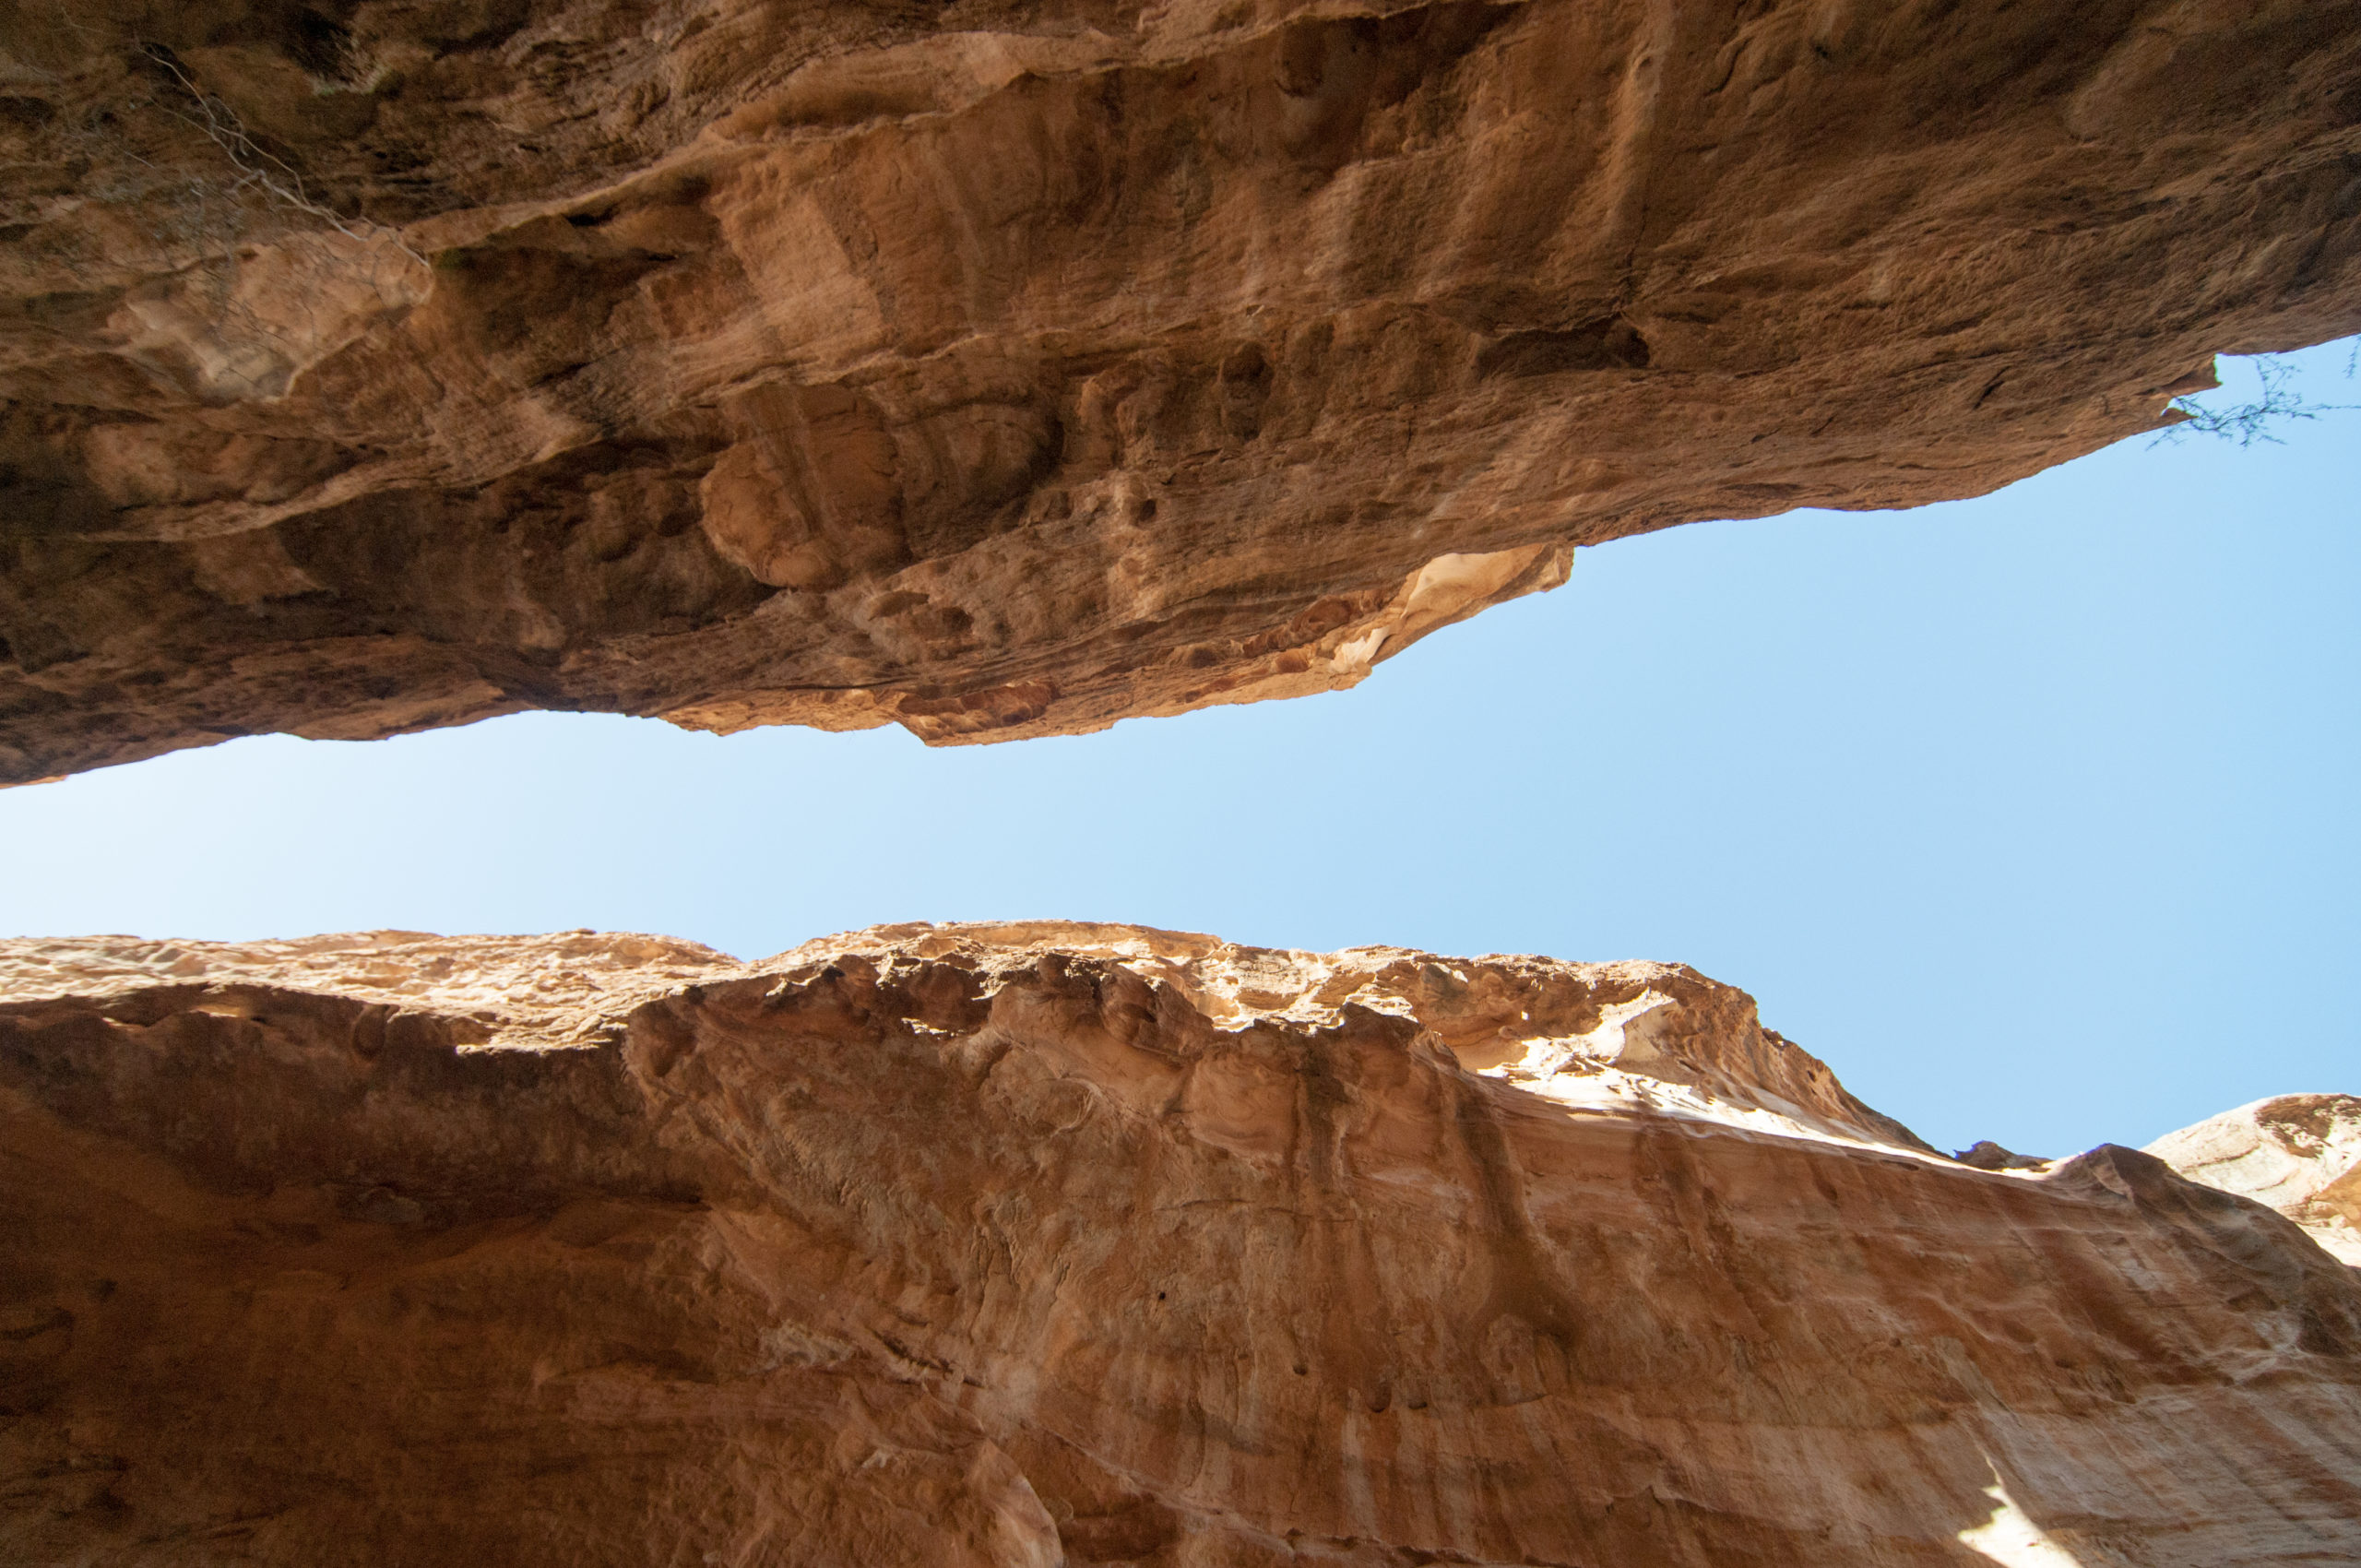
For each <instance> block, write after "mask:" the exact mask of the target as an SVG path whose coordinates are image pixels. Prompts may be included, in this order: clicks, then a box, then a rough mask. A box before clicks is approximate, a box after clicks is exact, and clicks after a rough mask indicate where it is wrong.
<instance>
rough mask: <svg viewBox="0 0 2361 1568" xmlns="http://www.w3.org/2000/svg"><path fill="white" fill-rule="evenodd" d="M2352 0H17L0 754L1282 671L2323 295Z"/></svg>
mask: <svg viewBox="0 0 2361 1568" xmlns="http://www.w3.org/2000/svg"><path fill="white" fill-rule="evenodd" d="M2357 214H2361V22H2357V21H2356V12H2355V7H2354V6H2353V5H2352V4H2351V3H2350V0H2094V3H2091V4H2082V5H2076V6H2055V5H2022V4H2011V3H2007V0H1967V3H1965V4H1955V3H1951V0H1943V3H1940V4H1938V3H1932V0H1929V3H1923V4H1901V5H1871V4H1866V3H1860V0H1826V3H1815V4H1810V5H1805V4H1800V3H1774V0H1707V3H1703V4H1683V5H1679V6H1670V5H1664V4H1655V3H1642V0H1528V3H1522V4H1497V5H1496V4H1489V3H1487V0H1441V3H1436V4H1423V5H1422V4H1415V3H1414V4H1399V3H1396V0H1382V3H1380V0H1343V3H1338V4H1320V5H1313V4H1310V3H1309V0H1173V3H1171V4H1164V5H1157V6H1134V5H1129V4H1124V3H1121V0H1042V3H1035V4H1023V5H1020V4H1015V3H1013V0H955V3H952V4H947V5H942V6H917V7H913V6H898V7H897V6H880V5H849V4H836V3H831V0H810V3H805V4H797V5H792V6H789V5H785V4H779V3H776V0H630V3H620V4H619V3H613V0H596V3H593V0H317V3H316V4H313V5H305V4H301V3H299V0H267V3H266V0H207V3H205V4H178V3H174V4H163V3H157V0H74V3H71V4H67V3H65V0H25V3H22V4H17V5H12V6H8V7H6V8H5V9H0V401H5V404H6V408H5V412H0V781H12V780H23V779H28V778H40V777H43V776H46V775H52V774H57V773H62V772H66V771H70V770H73V769H77V768H84V767H92V766H101V765H103V764H107V763H113V762H121V761H125V760H129V759H132V758H136V757H140V756H147V755H151V754H156V753H158V752H160V751H165V750H168V749H171V748H173V747H177V746H187V745H198V744H205V743H208V742H213V741H217V740H219V739H222V738H224V737H227V736H231V735H237V734H247V733H254V732H257V731H273V730H279V731H294V732H296V733H300V734H306V735H314V736H339V737H364V736H374V735H382V734H386V733H390V732H393V731H400V730H405V729H415V728H420V727H424V726H430V725H436V724H448V723H457V722H461V721H464V720H467V719H475V718H480V717H482V716H485V715H489V714H493V713H500V712H505V711H512V710H515V709H517V708H522V707H557V708H591V709H607V710H617V711H623V712H629V713H640V714H658V715H661V716H663V717H665V718H667V719H671V720H673V721H674V722H676V723H681V724H685V725H693V726H698V727H705V728H714V729H730V728H735V727H739V726H744V725H750V724H762V723H777V722H795V723H804V724H815V725H821V726H825V727H833V728H842V727H854V726H864V725H873V724H880V723H886V722H898V723H901V724H905V725H907V726H908V727H909V728H910V729H912V730H913V731H917V732H918V733H919V734H920V735H921V736H923V737H925V738H926V739H928V740H930V741H935V742H957V741H970V740H990V739H996V738H1003V737H1011V736H1019V735H1028V734H1039V733H1045V732H1053V731H1076V730H1085V729H1090V728H1094V727H1097V726H1101V725H1104V724H1106V723H1108V722H1110V721H1111V720H1113V719H1117V718H1119V717H1121V716H1124V715H1127V714H1146V713H1170V712H1175V711H1179V710H1182V709H1185V708H1189V707H1196V706H1200V705H1203V704H1206V703H1215V702H1232V701H1243V700H1251V699H1254V698H1259V697H1268V696H1280V695H1291V694H1297V693H1304V692H1311V691H1317V690H1321V689H1324V688H1328V687H1334V686H1338V685H1345V684H1349V683H1353V682H1355V681H1357V680H1358V679H1360V678H1361V677H1362V676H1363V675H1364V674H1366V673H1367V671H1369V669H1370V665H1371V663H1372V662H1373V661H1375V660H1377V659H1382V658H1384V657H1386V656H1388V655H1390V654H1393V653H1394V652H1397V651H1399V650H1400V649H1401V648H1403V647H1406V646H1407V645H1408V644H1409V643H1410V642H1411V641H1413V640H1415V639H1416V638H1418V636H1422V635H1424V634H1425V633H1427V632H1429V631H1430V630H1432V629H1433V628H1435V627H1437V626H1440V625H1442V624H1447V623H1448V622H1450V621H1452V620H1454V619H1456V618H1459V617H1461V616H1464V615H1465V614H1468V613H1470V612H1474V611H1476V610H1477V609H1480V608H1481V607H1483V606H1485V605H1487V604H1489V603H1492V602H1495V601H1497V600H1501V599H1502V598H1504V597H1507V596H1510V595H1514V594H1520V593H1525V592H1528V591H1531V590H1534V589H1536V588H1547V587H1548V586H1550V585H1552V584H1554V583H1556V582H1558V581H1560V579H1562V577H1563V576H1565V574H1566V572H1567V570H1568V564H1569V560H1570V557H1571V551H1572V547H1573V546H1575V545H1578V544H1586V543H1596V542H1598V541H1600V540H1609V539H1613V538H1616V537H1618V536H1620V535H1625V534H1630V533H1633V532H1636V531H1639V530H1643V529H1655V528H1660V527H1663V526H1666V525H1668V524H1673V523H1678V522H1682V521H1685V520H1689V519H1692V518H1699V517H1752V516H1760V515H1762V514H1766V513H1771V512H1776V511H1780V510H1784V509H1786V508H1789V507H1794V506H1799V505H1840V506H1900V505H1911V504H1915V503H1917V502H1923V501H1928V500H1934V499H1938V498H1942V497H1951V496H1959V495H1964V494H1969V493H1977V492H1982V491H1985V490H1988V489H1990V488H1992V487H1993V486H1995V485H1998V484H2000V483H2002V482H2004V481H2009V480H2011V479H2014V478H2017V477H2019V476H2022V475H2023V474H2026V473H2030V472H2032V471H2034V470H2035V469H2040V468H2042V467H2044V466H2046V465H2047V464H2050V463H2054V462H2057V461H2058V460H2060V459H2062V458H2065V457H2071V456H2074V455H2076V454H2079V453H2082V452H2085V451H2088V450H2090V449H2092V448H2094V447H2095V446H2097V445H2101V444H2103V443H2106V442H2107V441H2110V440H2113V439H2116V438H2118V437H2120V436H2123V435H2126V434H2131V433H2133V432H2136V431H2140V430H2142V429H2145V428H2148V427H2150V426H2151V425H2152V424H2153V423H2154V422H2155V421H2156V420H2157V419H2158V417H2159V414H2160V411H2161V410H2162V409H2163V408H2164V405H2165V401H2166V399H2167V398H2168V397H2169V396H2170V395H2171V394H2173V393H2175V392H2177V391H2186V390H2189V389H2191V388H2193V387H2196V386H2202V385H2205V384H2206V383H2207V380H2208V371H2207V367H2208V365H2209V363H2210V360H2209V356H2211V355H2212V354H2213V352H2215V351H2216V350H2232V351H2250V350H2262V349H2272V348H2285V347H2290V346H2294V345H2296V344H2300V343H2306V342H2312V341H2317V340H2319V339H2326V338H2330V337H2333V336H2336V335H2339V334H2342V333H2347V332H2351V331H2354V330H2355V329H2361V287H2356V281H2361V217H2357V216H2356V215H2357Z"/></svg>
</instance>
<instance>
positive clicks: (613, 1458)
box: [0, 925, 2361, 1568]
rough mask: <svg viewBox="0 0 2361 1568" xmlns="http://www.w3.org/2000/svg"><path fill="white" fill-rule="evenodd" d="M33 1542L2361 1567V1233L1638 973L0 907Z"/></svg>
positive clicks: (846, 1554)
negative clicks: (181, 920) (1894, 1071)
mask: <svg viewBox="0 0 2361 1568" xmlns="http://www.w3.org/2000/svg"><path fill="white" fill-rule="evenodd" d="M0 1116H5V1125H0V1182H4V1183H5V1188H4V1189H0V1212H6V1214H7V1215H8V1216H9V1223H8V1224H7V1225H6V1226H5V1227H0V1289H5V1292H6V1303H5V1308H0V1311H5V1313H6V1317H5V1329H4V1330H0V1335H4V1336H0V1358H5V1359H4V1360H0V1367H5V1380H6V1381H5V1384H0V1402H5V1408H6V1420H5V1425H0V1474H4V1475H5V1477H6V1480H5V1484H4V1485H0V1555H5V1556H6V1557H7V1558H9V1559H10V1560H11V1561H23V1562H172V1563H185V1562H203V1561H213V1560H232V1559H234V1560H236V1561H240V1562H266V1563H303V1564H316V1563H323V1562H404V1563H442V1562H449V1563H475V1562H504V1563H520V1564H533V1563H558V1562H564V1563H569V1564H573V1563H586V1562H613V1563H618V1564H621V1563H630V1564H642V1563H647V1562H685V1563H694V1562H729V1563H739V1564H772V1563H777V1564H790V1563H791V1564H798V1565H805V1564H826V1563H846V1564H852V1563H860V1564H864V1565H873V1564H901V1563H910V1564H919V1563H924V1564H961V1563H970V1564H1007V1565H1019V1564H1022V1565H1027V1568H1047V1565H1050V1564H1054V1563H1058V1562H1066V1563H1074V1564H1082V1563H1111V1562H1128V1563H1151V1564H1158V1565H1166V1568H1180V1565H1182V1564H1189V1565H1200V1568H1202V1565H1213V1564H1225V1565H1230V1564H1234V1565H1248V1564H1253V1565H1264V1564H1271V1565H1275V1564H1279V1563H1303V1562H1329V1563H1339V1564H1344V1563H1356V1564H1368V1565H1370V1568H1375V1565H1377V1564H1386V1565H1395V1564H1417V1563H1488V1564H1511V1563H1515V1564H1535V1563H1548V1564H1581V1565H1584V1568H1608V1565H1610V1564H1612V1565H1616V1568H1643V1565H1655V1564H1682V1565H1692V1564H1693V1565H1697V1568H1706V1565H1711V1568H1728V1565H1730V1564H1735V1563H1749V1564H1762V1565H1774V1564H1794V1565H1797V1568H1802V1565H1805V1564H1809V1565H1811V1568H1847V1565H1853V1564H1860V1565H1864V1568H1866V1565H1869V1564H1876V1565H1880V1568H1897V1565H1918V1564H1924V1565H1929V1568H1931V1565H1935V1564H1943V1565H1948V1568H1967V1565H1972V1564H1988V1563H2000V1564H2006V1565H2009V1568H2030V1565H2039V1568H2060V1565H2065V1564H2075V1563H2080V1564H2084V1565H2089V1568H2095V1565H2100V1564H2106V1565H2110V1568H2118V1565H2126V1564H2136V1565H2141V1568H2159V1565H2164V1564H2176V1565H2178V1564H2186V1565H2189V1568H2222V1565H2225V1564H2261V1563H2286V1564H2294V1563H2305V1564H2324V1563H2328V1562H2349V1561H2353V1560H2355V1557H2356V1556H2361V1473H2356V1470H2355V1466H2354V1463H2353V1456H2354V1455H2355V1453H2356V1452H2361V1274H2356V1273H2355V1271H2354V1270H2351V1269H2348V1268H2346V1267H2345V1266H2343V1265H2341V1264H2338V1263H2337V1262H2335V1261H2334V1260H2333V1259H2331V1258H2330V1257H2329V1256H2328V1255H2327V1254H2325V1253H2322V1252H2321V1251H2320V1250H2319V1247H2318V1246H2316V1245H2315V1244H2314V1243H2313V1242H2312V1241H2311V1240H2310V1239H2309V1238H2308V1236H2307V1235H2306V1234H2305V1232H2304V1231H2303V1230H2302V1229H2299V1228H2298V1227H2297V1226H2296V1225H2295V1224H2294V1223H2292V1222H2291V1221H2289V1220H2287V1219H2285V1218H2282V1217H2281V1216H2280V1215H2278V1214H2276V1213H2273V1212H2272V1210H2271V1209H2269V1208H2267V1207H2265V1206H2262V1205H2260V1204H2257V1203H2253V1202H2249V1201H2248V1200H2246V1199H2244V1198H2240V1197H2236V1196H2234V1195H2231V1194H2226V1193H2222V1192H2217V1191H2214V1190H2213V1189H2211V1188H2208V1187H2204V1186H2201V1185H2197V1184H2194V1183H2191V1182H2186V1181H2183V1180H2182V1179H2180V1178H2179V1177H2177V1176H2176V1175H2175V1174H2174V1173H2173V1172H2172V1170H2170V1169H2168V1168H2167V1167H2166V1165H2165V1164H2164V1163H2163V1162H2162V1161H2160V1160H2158V1159H2156V1158H2151V1157H2149V1156H2146V1155H2143V1154H2140V1153H2137V1152H2135V1151H2132V1150H2129V1149H2121V1148H2113V1147H2105V1148H2101V1149H2098V1150H2096V1151H2094V1152H2092V1153H2090V1154H2087V1155H2084V1156H2082V1157H2081V1158H2076V1159H2072V1160H2068V1161H2064V1162H2060V1163H2058V1164H2055V1165H2045V1166H2042V1167H2039V1168H2037V1169H2035V1170H2002V1171H1987V1170H1977V1169H1975V1168H1973V1167H1970V1166H1966V1165H1963V1164H1960V1163H1957V1162H1955V1161H1952V1160H1950V1159H1948V1158H1943V1157H1941V1156H1940V1155H1937V1154H1935V1153H1933V1152H1932V1151H1929V1150H1928V1149H1927V1148H1926V1147H1925V1146H1923V1145H1921V1144H1919V1143H1918V1141H1917V1140H1916V1139H1915V1138H1913V1137H1912V1136H1911V1135H1910V1134H1908V1133H1907V1132H1906V1131H1905V1130H1904V1129H1903V1128H1901V1127H1899V1126H1897V1125H1896V1124H1895V1123H1892V1122H1891V1121H1889V1120H1887V1119H1886V1118H1883V1117H1881V1116H1880V1115H1878V1114H1877V1113H1876V1112H1874V1111H1870V1110H1869V1109H1868V1108H1867V1107H1865V1106H1863V1105H1861V1104H1860V1103H1859V1102H1858V1101H1857V1100H1856V1099H1853V1098H1852V1097H1851V1096H1849V1095H1848V1094H1846V1093H1845V1091H1844V1089H1843V1088H1842V1087H1841V1086H1839V1085H1838V1084H1837V1083H1836V1081H1835V1080H1834V1078H1833V1075H1831V1074H1830V1073H1829V1071H1828V1069H1827V1068H1826V1067H1825V1066H1824V1065H1823V1064H1821V1063H1819V1062H1817V1061H1815V1060H1814V1059H1813V1058H1811V1057H1810V1056H1809V1054H1807V1053H1806V1052H1804V1051H1801V1050H1799V1049H1798V1048H1797V1047H1796V1046H1794V1045H1792V1044H1790V1043H1788V1042H1786V1041H1785V1040H1783V1039H1780V1038H1779V1037H1778V1036H1777V1035H1775V1034H1774V1033H1772V1032H1771V1031H1769V1030H1766V1029H1764V1028H1762V1026H1761V1025H1760V1023H1759V1022H1758V1020H1757V1018H1756V1016H1755V1011H1754V1008H1753V1006H1752V1004H1750V1002H1749V1000H1748V999H1747V998H1746V997H1745V996H1744V995H1743V994H1741V993H1739V992H1735V991H1733V990H1731V989H1729V988H1727V987H1726V986H1721V985H1717V984H1715V983H1714V982H1712V981H1710V980H1705V979H1703V977H1700V976H1698V975H1696V974H1694V973H1693V972H1691V971H1689V970H1686V969H1682V968H1673V967H1667V966H1661V965H1653V964H1615V965H1580V964H1565V963H1557V962H1552V961H1548V960H1543V959H1536V958H1522V957H1489V958H1483V959H1475V960H1463V959H1450V958H1437V957H1433V956H1429V955H1425V954H1418V953H1408V952H1401V951H1395V950H1387V949H1363V950H1357V951H1351V952H1346V953H1339V954H1335V955H1328V956H1317V955H1309V954H1301V953H1286V952H1271V951H1264V950H1257V949H1252V948H1240V947H1235V946H1230V945H1228V944H1222V943H1219V942H1216V941H1215V940H1213V939H1210V938H1203V937H1192V936H1182V935H1177V934H1174V933H1169V932H1151V931H1144V930H1138V929H1133V928H1124V927H1088V926H1067V925H1030V926H997V927H945V928H930V927H898V928H889V929H884V930H879V931H873V932H863V933H860V934H857V935H852V936H847V937H841V938H835V939H830V940H827V941H824V942H819V943H813V944H808V945H806V946H804V947H802V948H800V949H797V950H795V951H794V952H791V953H789V954H785V955H782V956H779V957H777V958H776V959H773V960H770V961H768V962H766V963H763V964H758V965H742V964H739V963H736V962H734V961H731V960H730V959H728V958H726V957H724V956H720V955H718V954H715V953H712V952H709V951H706V950H705V949H702V948H697V947H694V946H692V945H690V944H681V943H673V942H665V941H661V940H657V939H651V938H635V937H614V936H594V935H591V934H588V933H573V934H568V935H563V936H557V937H549V938H536V939H515V940H500V939H487V938H467V939H453V940H443V939H436V938H427V937H420V936H414V935H407V934H402V933H379V934H376V935H373V936H358V937H338V938H321V939H315V940H312V941H308V942H302V943H286V944H256V945H251V946H240V947H223V946H212V945H208V944H193V943H192V944H167V943H155V942H140V941H134V940H131V939H125V938H111V939H109V938H101V939H88V940H81V941H75V942H30V941H29V942H17V943H11V944H5V946H0Z"/></svg>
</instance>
